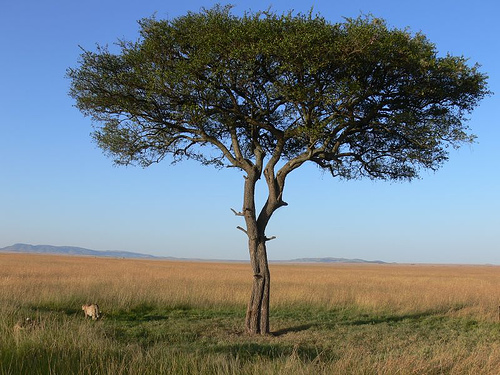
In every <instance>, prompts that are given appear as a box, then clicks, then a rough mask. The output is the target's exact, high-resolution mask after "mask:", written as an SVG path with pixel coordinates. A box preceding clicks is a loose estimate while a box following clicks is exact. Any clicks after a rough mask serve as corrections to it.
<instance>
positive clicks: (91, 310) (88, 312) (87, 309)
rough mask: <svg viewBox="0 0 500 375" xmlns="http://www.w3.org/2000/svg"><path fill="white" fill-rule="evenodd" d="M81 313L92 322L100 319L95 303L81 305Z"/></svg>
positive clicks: (97, 306)
mask: <svg viewBox="0 0 500 375" xmlns="http://www.w3.org/2000/svg"><path fill="white" fill-rule="evenodd" d="M82 310H83V313H84V314H85V318H87V316H90V317H91V318H92V320H97V319H99V318H100V317H101V313H100V311H99V305H97V304H96V303H90V304H88V305H82Z"/></svg>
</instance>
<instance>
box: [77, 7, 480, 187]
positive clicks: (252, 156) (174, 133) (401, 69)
mask: <svg viewBox="0 0 500 375" xmlns="http://www.w3.org/2000/svg"><path fill="white" fill-rule="evenodd" d="M140 26H141V31H140V39H139V40H138V41H137V42H134V43H132V42H120V43H119V47H120V49H121V52H120V53H118V54H111V53H110V52H108V50H106V49H105V48H98V49H97V51H96V52H88V51H84V53H83V54H82V56H81V60H80V62H79V66H78V67H77V68H75V69H69V70H68V77H69V78H70V79H71V82H72V84H71V91H70V95H71V96H72V97H73V98H74V99H75V100H76V102H77V106H78V108H79V109H80V110H81V111H82V112H83V113H84V114H86V115H89V116H91V117H92V118H93V120H94V121H95V122H96V127H97V129H96V133H95V138H96V139H97V142H98V145H99V146H100V147H102V148H103V149H104V150H106V151H108V152H109V153H111V154H112V155H114V156H115V157H116V160H117V162H119V163H125V164H127V163H135V162H138V163H139V164H142V165H144V166H147V165H149V164H150V163H152V162H156V161H159V160H161V159H163V157H165V156H166V155H168V154H170V155H172V156H173V157H174V159H175V157H176V156H179V155H183V157H193V158H196V159H197V160H200V161H203V162H204V163H206V164H209V163H210V160H212V161H214V162H215V163H216V164H220V162H221V161H222V160H225V163H226V165H231V166H236V167H238V168H241V169H246V168H249V166H250V165H259V163H260V161H259V158H264V159H266V160H269V158H271V155H274V156H279V158H278V160H279V159H282V160H284V161H285V162H287V161H288V162H290V164H289V166H291V165H294V167H293V168H291V169H290V168H289V170H287V172H289V171H290V170H293V169H295V168H296V167H297V165H298V164H302V163H303V162H305V161H307V160H309V161H313V162H315V163H316V164H317V165H318V166H320V167H321V168H327V169H328V170H329V171H330V172H331V173H332V174H333V175H336V176H341V177H345V178H353V177H361V176H369V177H372V178H390V179H395V178H396V179H398V178H414V177H416V176H417V175H418V170H419V168H432V169H435V168H437V167H439V165H440V164H441V163H442V162H443V161H444V160H446V147H447V146H448V145H451V146H454V147H457V146H459V145H460V144H462V143H468V142H471V141H472V139H473V136H471V135H470V134H469V133H468V129H467V127H466V125H465V120H466V119H465V116H466V115H467V114H468V113H469V112H470V111H472V110H473V108H475V107H476V106H477V105H478V103H479V101H480V100H481V99H482V98H483V97H484V96H485V95H488V94H489V92H488V90H487V87H486V79H487V77H486V76H485V75H484V74H482V73H480V72H479V68H478V66H469V65H468V63H467V60H466V59H465V58H463V57H454V56H446V57H438V54H437V51H436V49H435V46H434V45H433V44H432V43H431V42H430V41H428V40H427V38H426V37H425V36H424V35H422V34H412V33H411V32H410V31H408V30H398V29H391V28H389V27H388V26H387V24H386V23H385V21H384V20H381V19H378V18H374V17H371V16H369V17H359V18H355V19H346V20H345V21H344V22H343V23H339V24H331V23H329V22H328V21H327V20H325V19H324V18H322V17H321V16H313V15H312V14H307V15H302V14H298V15H293V14H292V13H288V14H283V15H279V14H276V13H272V12H270V11H267V12H258V13H247V14H245V15H244V16H243V17H237V16H235V15H232V14H231V7H221V6H216V7H214V8H212V9H208V10H203V11H201V12H200V13H188V14H186V15H185V16H182V17H178V18H175V19H172V20H156V19H154V18H150V19H143V20H141V21H140ZM99 124H104V126H100V125H99ZM193 145H196V146H195V147H193ZM207 146H208V147H211V148H212V149H215V150H217V151H218V152H220V154H218V155H214V154H213V152H212V151H210V150H206V147H207ZM194 150H196V152H194ZM275 159H276V157H274V159H273V163H274V164H273V167H274V165H275V163H276V161H275ZM249 163H250V164H249Z"/></svg>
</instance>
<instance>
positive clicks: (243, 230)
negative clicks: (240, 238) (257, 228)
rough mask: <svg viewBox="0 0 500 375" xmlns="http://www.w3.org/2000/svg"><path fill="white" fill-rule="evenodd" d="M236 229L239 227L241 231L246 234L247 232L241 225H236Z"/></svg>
mask: <svg viewBox="0 0 500 375" xmlns="http://www.w3.org/2000/svg"><path fill="white" fill-rule="evenodd" d="M236 229H239V230H241V231H242V232H244V233H245V234H246V235H248V232H247V231H246V230H245V229H243V228H242V227H240V226H237V227H236Z"/></svg>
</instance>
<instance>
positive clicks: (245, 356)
mask: <svg viewBox="0 0 500 375" xmlns="http://www.w3.org/2000/svg"><path fill="white" fill-rule="evenodd" d="M210 351H211V352H217V353H227V354H229V355H231V356H232V357H238V358H240V359H242V360H253V359H254V358H255V357H262V358H269V359H271V360H274V359H277V358H283V357H290V356H297V357H298V358H300V359H301V360H303V361H313V360H314V359H316V358H318V357H319V356H320V355H324V354H325V353H321V352H319V351H318V348H316V347H311V346H299V345H290V344H287V345H283V344H281V343H267V344H264V343H240V344H231V345H221V346H217V347H214V348H212V349H211V350H210Z"/></svg>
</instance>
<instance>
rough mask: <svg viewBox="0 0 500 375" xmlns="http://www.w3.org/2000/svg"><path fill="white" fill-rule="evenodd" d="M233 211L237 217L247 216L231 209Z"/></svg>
mask: <svg viewBox="0 0 500 375" xmlns="http://www.w3.org/2000/svg"><path fill="white" fill-rule="evenodd" d="M231 211H233V213H234V214H235V215H236V216H245V214H244V213H243V212H238V211H236V210H235V209H234V208H231Z"/></svg>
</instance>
